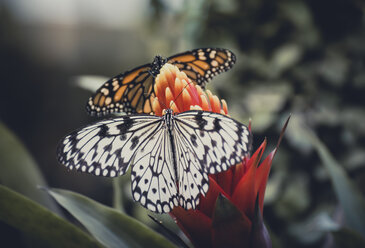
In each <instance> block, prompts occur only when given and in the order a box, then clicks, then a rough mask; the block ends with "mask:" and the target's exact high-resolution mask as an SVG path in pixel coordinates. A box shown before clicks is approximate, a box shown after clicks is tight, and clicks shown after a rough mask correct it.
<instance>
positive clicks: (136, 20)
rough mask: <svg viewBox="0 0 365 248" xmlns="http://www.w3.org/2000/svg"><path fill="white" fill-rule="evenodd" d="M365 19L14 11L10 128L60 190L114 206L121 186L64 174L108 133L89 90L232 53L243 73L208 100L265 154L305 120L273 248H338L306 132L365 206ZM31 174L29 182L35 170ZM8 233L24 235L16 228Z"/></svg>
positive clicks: (295, 137)
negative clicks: (61, 145) (72, 135)
mask: <svg viewBox="0 0 365 248" xmlns="http://www.w3.org/2000/svg"><path fill="white" fill-rule="evenodd" d="M364 13H365V3H364V1H362V0H331V1H330V0H322V1H318V0H307V1H304V0H290V1H289V0H277V1H268V0H244V1H239V0H227V1H219V0H210V1H209V0H186V1H183V0H176V1H168V0H151V1H142V0H134V1H132V0H130V1H127V0H124V1H116V0H104V1H87V0H74V1H71V0H67V1H66V0H63V1H46V0H30V1H29V0H2V1H0V31H1V32H0V37H1V38H0V67H1V69H0V75H1V77H0V79H1V89H0V120H1V122H2V123H3V124H5V125H6V126H7V127H8V128H9V129H10V130H11V131H12V132H14V133H15V134H16V136H18V138H19V139H20V140H21V141H22V142H23V144H24V146H25V147H26V148H27V149H28V151H29V152H30V154H31V156H32V157H33V158H34V160H35V163H36V164H37V166H38V167H39V170H40V171H41V174H43V176H44V178H45V181H46V182H47V183H48V185H49V186H51V187H57V188H64V189H70V190H73V191H76V192H79V193H82V194H84V195H87V196H89V197H91V198H93V199H95V200H97V201H99V202H102V203H104V204H107V205H112V202H113V186H112V181H111V180H110V179H105V178H97V177H94V176H91V175H85V174H81V173H75V172H67V171H66V169H65V168H64V167H62V166H60V165H58V163H57V161H56V146H57V143H58V141H59V140H60V139H61V138H62V137H63V136H64V135H66V134H68V133H69V132H70V131H72V130H74V129H76V128H78V127H80V126H82V125H85V124H87V123H89V122H91V121H93V120H95V119H94V118H91V117H89V116H88V115H87V113H86V111H85V104H86V101H87V99H88V97H89V96H90V92H89V91H87V90H85V89H83V88H82V87H79V86H78V82H80V81H82V82H84V81H87V83H88V84H89V85H90V84H95V85H96V87H97V86H98V85H100V84H101V83H103V82H104V81H105V80H104V79H108V78H110V77H112V76H114V75H116V74H119V73H120V72H123V71H126V70H129V69H132V68H133V67H136V66H138V65H141V64H144V63H148V62H151V61H152V59H153V57H154V56H155V55H157V54H160V55H163V56H170V55H173V54H175V53H178V52H183V51H185V50H190V49H193V48H198V47H224V48H228V49H230V50H232V51H233V52H234V53H235V54H236V56H237V63H236V65H235V66H234V68H233V69H232V70H230V71H228V72H226V73H224V74H222V75H220V76H218V77H216V78H215V79H213V81H212V82H211V83H210V84H209V85H208V88H209V89H210V90H211V91H212V92H213V93H215V94H217V95H218V96H219V97H220V98H224V99H226V100H227V102H228V110H229V113H230V115H231V116H232V117H234V118H236V119H239V120H241V121H242V122H245V123H248V120H249V118H251V119H252V130H253V134H254V148H257V147H258V146H259V145H260V143H261V142H262V141H263V139H264V137H267V138H268V141H269V144H270V145H271V148H273V147H274V146H275V143H276V141H277V139H278V136H279V133H280V129H281V127H282V125H283V123H284V121H285V119H286V118H287V117H288V116H289V114H290V113H291V114H292V120H291V122H290V124H289V127H288V130H287V132H286V134H285V139H284V141H283V143H282V145H281V147H280V149H279V152H278V154H277V157H276V158H275V160H274V163H273V168H272V171H271V175H270V180H269V185H268V189H267V192H266V199H265V209H264V219H265V221H266V224H267V226H268V228H269V229H270V232H271V233H272V235H273V236H272V237H273V240H274V243H276V244H278V245H279V246H283V247H293V246H296V247H332V246H331V245H333V240H332V239H331V237H330V236H328V235H326V234H325V233H322V232H320V231H318V230H319V229H320V228H319V229H318V228H317V227H318V226H323V225H326V224H328V223H329V222H330V223H329V224H328V225H332V224H334V223H335V224H343V211H342V208H341V207H339V204H338V200H337V198H336V195H335V192H334V189H333V187H332V185H331V181H330V177H329V175H328V171H327V170H326V169H325V167H324V166H323V163H322V160H321V159H320V157H319V156H318V155H317V153H316V149H313V145H312V144H311V142H310V141H309V140H308V139H306V136H307V135H306V133H305V131H303V130H304V129H303V127H305V128H309V129H311V130H313V131H314V132H315V133H316V135H317V136H318V137H319V139H320V140H321V141H322V142H323V143H324V144H325V146H327V148H328V149H329V151H330V152H331V153H332V155H333V156H334V159H335V160H337V162H338V163H339V164H340V165H341V167H343V168H344V169H345V170H346V171H347V174H348V175H349V176H350V178H351V180H352V181H353V183H354V184H355V185H356V187H357V188H359V189H360V190H361V191H362V193H364V192H365V183H364V182H365V149H364V147H365V15H364ZM85 75H88V77H85ZM103 77H105V78H103ZM0 138H2V137H0ZM3 153H4V150H3V151H0V156H3V155H2V154H3ZM1 166H4V165H3V164H0V167H1ZM23 167H24V168H23ZM23 167H20V168H18V170H22V169H24V170H25V171H27V170H29V167H28V166H27V164H26V163H25V164H23ZM0 173H1V171H0ZM3 175H4V174H3ZM127 177H128V176H127ZM1 180H4V179H1ZM13 180H15V181H16V180H17V177H14V178H13ZM19 180H20V179H19ZM123 180H124V179H123ZM128 182H129V178H126V180H125V182H124V183H122V184H123V185H124V186H123V188H122V191H123V192H124V196H123V199H124V208H125V210H126V212H127V213H128V214H131V215H132V216H135V217H137V218H141V219H142V220H145V221H147V219H146V216H147V210H144V209H141V208H139V207H136V204H134V203H132V201H131V199H130V190H129V187H130V186H129V185H128ZM0 183H1V184H2V183H4V182H3V181H0ZM14 183H15V184H16V183H19V184H21V183H22V182H14ZM0 200H1V199H0ZM333 221H334V223H332V222H333ZM318 223H320V224H318ZM316 228H317V229H316ZM0 231H1V232H4V233H10V234H13V233H12V230H9V228H8V227H6V226H5V227H4V226H1V225H0ZM14 235H15V234H14ZM5 236H6V235H5ZM5 236H4V237H5ZM9 237H12V236H9ZM9 239H10V238H9Z"/></svg>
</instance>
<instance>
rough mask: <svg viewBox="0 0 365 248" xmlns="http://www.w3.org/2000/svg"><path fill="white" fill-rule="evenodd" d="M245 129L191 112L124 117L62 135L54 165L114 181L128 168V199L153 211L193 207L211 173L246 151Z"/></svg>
mask: <svg viewBox="0 0 365 248" xmlns="http://www.w3.org/2000/svg"><path fill="white" fill-rule="evenodd" d="M251 144H252V135H251V133H250V131H249V129H248V128H247V127H246V126H245V125H243V124H241V123H239V122H237V121H235V120H234V119H231V118H230V117H228V116H225V115H222V114H218V113H213V112H206V111H201V110H190V111H186V112H182V113H180V114H176V115H174V114H173V111H172V110H171V109H167V110H166V112H165V114H164V115H163V116H162V117H160V116H155V115H149V114H135V115H125V116H122V117H118V118H113V119H109V120H103V121H99V122H96V123H95V124H92V125H89V126H86V127H84V128H81V129H79V130H76V131H75V132H73V133H71V134H70V135H68V136H66V137H65V138H64V139H63V140H62V141H61V142H60V144H59V147H58V161H59V162H60V163H61V164H64V165H65V166H66V167H67V168H68V169H70V170H71V169H76V170H77V171H81V172H87V173H91V174H94V175H96V176H105V177H116V176H119V175H123V174H125V172H126V171H127V170H128V168H129V166H131V167H132V169H131V179H132V185H131V187H132V196H133V198H134V200H135V201H138V202H140V203H141V204H142V205H143V206H144V207H146V208H148V209H150V210H151V211H154V212H158V213H166V212H170V211H171V210H172V208H173V207H174V206H181V207H183V208H185V209H195V208H196V206H197V205H198V204H199V195H200V194H202V195H205V194H206V193H207V192H208V188H209V178H208V173H210V174H215V173H218V172H221V171H224V170H227V169H228V168H229V167H231V166H233V165H235V164H237V163H239V162H241V161H242V159H243V157H244V156H246V155H247V154H248V153H249V152H250V150H251Z"/></svg>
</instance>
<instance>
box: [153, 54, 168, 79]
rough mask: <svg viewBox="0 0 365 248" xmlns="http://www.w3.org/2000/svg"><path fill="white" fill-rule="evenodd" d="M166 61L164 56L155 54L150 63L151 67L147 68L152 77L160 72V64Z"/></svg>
mask: <svg viewBox="0 0 365 248" xmlns="http://www.w3.org/2000/svg"><path fill="white" fill-rule="evenodd" d="M166 62H167V59H166V58H163V57H162V56H160V55H156V56H155V58H154V59H153V62H152V64H151V69H150V70H149V72H150V74H151V75H152V76H153V77H156V76H157V75H158V74H159V73H160V70H161V68H162V66H163V65H164V64H166Z"/></svg>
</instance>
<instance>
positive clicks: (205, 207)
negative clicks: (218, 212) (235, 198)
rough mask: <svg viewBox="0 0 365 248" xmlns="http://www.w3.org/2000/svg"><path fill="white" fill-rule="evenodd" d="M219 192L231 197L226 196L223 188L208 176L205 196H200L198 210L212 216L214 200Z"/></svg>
mask: <svg viewBox="0 0 365 248" xmlns="http://www.w3.org/2000/svg"><path fill="white" fill-rule="evenodd" d="M219 194H222V195H224V196H225V197H227V198H228V199H231V197H230V196H228V194H227V193H226V192H224V190H223V189H222V188H221V187H220V186H219V185H218V184H217V183H216V181H215V180H214V179H213V178H212V177H211V176H209V190H208V193H207V194H206V196H201V197H200V203H199V210H200V211H201V212H203V213H204V214H205V215H207V216H208V217H212V214H213V210H214V206H215V202H216V201H217V197H218V195H219Z"/></svg>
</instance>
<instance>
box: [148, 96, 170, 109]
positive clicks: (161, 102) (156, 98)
mask: <svg viewBox="0 0 365 248" xmlns="http://www.w3.org/2000/svg"><path fill="white" fill-rule="evenodd" d="M144 95H145V96H147V97H150V96H151V94H150V93H144ZM155 98H156V99H157V101H158V102H159V103H160V104H161V105H163V106H164V107H165V109H167V106H166V104H164V103H163V102H161V101H160V99H158V97H157V96H156V97H155Z"/></svg>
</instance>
